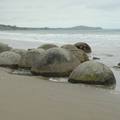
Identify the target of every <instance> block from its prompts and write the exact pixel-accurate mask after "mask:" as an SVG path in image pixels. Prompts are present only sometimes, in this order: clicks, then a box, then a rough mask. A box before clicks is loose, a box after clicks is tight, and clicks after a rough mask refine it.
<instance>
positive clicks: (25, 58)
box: [19, 49, 45, 68]
mask: <svg viewBox="0 0 120 120" xmlns="http://www.w3.org/2000/svg"><path fill="white" fill-rule="evenodd" d="M43 53H45V50H44V49H30V50H28V51H27V52H25V54H23V55H22V56H21V59H20V62H19V67H21V68H31V67H32V63H33V61H34V60H35V57H36V56H41V54H43Z"/></svg>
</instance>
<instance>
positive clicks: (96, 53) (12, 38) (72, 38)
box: [0, 30, 120, 91]
mask: <svg viewBox="0 0 120 120" xmlns="http://www.w3.org/2000/svg"><path fill="white" fill-rule="evenodd" d="M0 41H1V42H4V43H8V44H9V45H10V46H12V47H14V48H24V49H28V48H35V47H38V46H40V45H41V44H44V43H54V44H57V45H59V46H60V45H63V44H74V43H76V42H79V41H82V42H87V43H88V44H89V45H90V46H91V48H92V53H91V54H90V55H89V56H91V58H92V57H98V58H100V60H97V61H100V62H102V63H104V64H106V65H108V66H109V67H110V68H111V69H112V71H113V72H114V74H115V77H116V80H117V84H116V89H115V90H116V91H120V69H119V68H118V69H116V68H113V66H116V65H117V64H118V63H119V62H120V53H119V51H120V31H112V30H111V31H107V30H106V31H78V30H77V31H71V30H70V31H51V30H49V31H47V30H46V31H0ZM50 80H51V81H55V82H65V81H66V78H65V79H64V78H60V79H58V78H50Z"/></svg>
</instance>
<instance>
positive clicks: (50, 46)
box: [38, 43, 58, 50]
mask: <svg viewBox="0 0 120 120" xmlns="http://www.w3.org/2000/svg"><path fill="white" fill-rule="evenodd" d="M54 47H58V46H57V45H55V44H51V43H48V44H43V45H41V46H39V47H38V49H41V48H42V49H44V50H48V49H50V48H54Z"/></svg>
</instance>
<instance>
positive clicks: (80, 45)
mask: <svg viewBox="0 0 120 120" xmlns="http://www.w3.org/2000/svg"><path fill="white" fill-rule="evenodd" d="M75 46H76V47H77V48H78V49H82V50H83V51H85V52H86V53H90V52H91V51H92V50H91V47H90V46H89V45H88V44H87V43H84V42H78V43H76V44H75Z"/></svg>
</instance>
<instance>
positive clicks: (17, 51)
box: [10, 49, 27, 56]
mask: <svg viewBox="0 0 120 120" xmlns="http://www.w3.org/2000/svg"><path fill="white" fill-rule="evenodd" d="M10 51H12V52H15V53H17V54H19V55H21V56H23V55H25V54H26V52H27V50H24V49H11V50H10Z"/></svg>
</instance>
